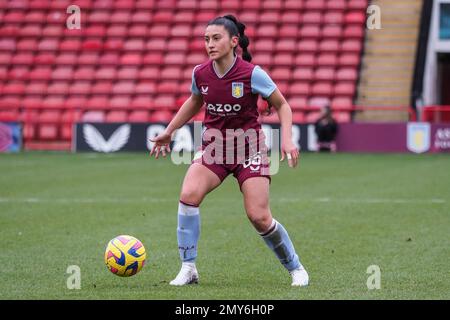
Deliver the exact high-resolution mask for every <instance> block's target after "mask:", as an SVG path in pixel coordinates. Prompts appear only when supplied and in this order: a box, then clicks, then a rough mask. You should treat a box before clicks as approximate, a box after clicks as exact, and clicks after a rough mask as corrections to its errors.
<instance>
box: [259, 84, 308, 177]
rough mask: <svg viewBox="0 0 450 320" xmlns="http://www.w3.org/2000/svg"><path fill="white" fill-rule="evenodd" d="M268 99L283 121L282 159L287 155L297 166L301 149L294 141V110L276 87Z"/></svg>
mask: <svg viewBox="0 0 450 320" xmlns="http://www.w3.org/2000/svg"><path fill="white" fill-rule="evenodd" d="M267 101H268V102H269V103H270V104H271V105H272V106H273V107H274V108H275V109H276V110H277V113H278V118H279V119H280V123H281V161H283V160H284V157H285V155H286V157H287V159H288V164H289V166H290V167H293V168H295V167H296V166H297V163H298V158H299V156H300V153H299V150H298V149H297V147H296V146H295V144H294V143H293V142H292V110H291V107H290V106H289V103H288V102H287V101H286V99H285V98H284V96H283V94H282V93H281V92H280V90H278V88H276V89H275V90H274V91H273V92H272V94H271V95H270V96H269V97H268V98H267Z"/></svg>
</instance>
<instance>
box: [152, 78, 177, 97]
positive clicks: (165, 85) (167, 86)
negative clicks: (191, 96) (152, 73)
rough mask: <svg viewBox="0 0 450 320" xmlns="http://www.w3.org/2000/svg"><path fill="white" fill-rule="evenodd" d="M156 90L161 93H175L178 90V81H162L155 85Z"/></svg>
mask: <svg viewBox="0 0 450 320" xmlns="http://www.w3.org/2000/svg"><path fill="white" fill-rule="evenodd" d="M156 92H158V93H162V94H176V93H177V92H178V83H177V82H175V81H162V82H160V83H158V85H157V86H156Z"/></svg>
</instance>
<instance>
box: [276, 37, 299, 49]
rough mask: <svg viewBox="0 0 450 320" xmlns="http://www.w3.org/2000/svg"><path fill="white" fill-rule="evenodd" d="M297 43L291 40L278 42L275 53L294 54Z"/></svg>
mask: <svg viewBox="0 0 450 320" xmlns="http://www.w3.org/2000/svg"><path fill="white" fill-rule="evenodd" d="M296 45H297V42H296V41H295V40H291V39H282V40H278V41H277V43H276V45H275V51H278V52H280V51H283V52H292V51H293V50H295V47H296Z"/></svg>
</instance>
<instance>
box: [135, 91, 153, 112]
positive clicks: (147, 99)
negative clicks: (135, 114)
mask: <svg viewBox="0 0 450 320" xmlns="http://www.w3.org/2000/svg"><path fill="white" fill-rule="evenodd" d="M130 107H131V109H147V110H149V109H153V99H152V97H151V96H150V95H149V94H146V95H140V96H136V97H134V98H133V100H131V104H130Z"/></svg>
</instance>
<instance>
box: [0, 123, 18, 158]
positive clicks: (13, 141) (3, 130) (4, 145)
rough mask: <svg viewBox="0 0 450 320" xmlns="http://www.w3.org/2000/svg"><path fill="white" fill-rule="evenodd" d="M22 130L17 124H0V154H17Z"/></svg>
mask: <svg viewBox="0 0 450 320" xmlns="http://www.w3.org/2000/svg"><path fill="white" fill-rule="evenodd" d="M21 141H22V130H21V126H20V124H18V123H13V122H8V123H5V122H0V152H19V151H20V148H21Z"/></svg>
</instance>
